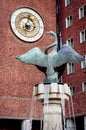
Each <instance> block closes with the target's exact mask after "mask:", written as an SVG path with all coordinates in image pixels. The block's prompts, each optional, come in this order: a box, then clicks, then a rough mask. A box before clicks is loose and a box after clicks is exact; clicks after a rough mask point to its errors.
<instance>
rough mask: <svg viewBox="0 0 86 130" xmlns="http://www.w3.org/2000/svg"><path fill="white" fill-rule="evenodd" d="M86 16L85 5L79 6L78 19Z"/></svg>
mask: <svg viewBox="0 0 86 130" xmlns="http://www.w3.org/2000/svg"><path fill="white" fill-rule="evenodd" d="M85 16H86V5H83V6H82V7H80V8H79V19H81V18H83V17H85Z"/></svg>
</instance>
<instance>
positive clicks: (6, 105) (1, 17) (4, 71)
mask: <svg viewBox="0 0 86 130" xmlns="http://www.w3.org/2000/svg"><path fill="white" fill-rule="evenodd" d="M20 6H31V7H32V8H35V9H36V10H37V11H38V12H40V14H41V15H42V16H43V18H44V20H45V26H46V27H45V31H44V34H43V37H42V38H41V39H40V40H38V41H37V42H34V43H25V42H23V41H21V40H20V39H18V38H17V37H16V36H15V35H14V34H13V33H12V30H11V28H10V22H9V21H10V16H11V14H12V12H13V11H15V10H16V8H18V7H20ZM50 30H53V31H56V1H55V0H53V1H51V2H50V0H47V1H45V0H44V1H43V0H35V1H32V0H9V2H8V1H7V0H3V1H1V2H0V56H1V58H0V59H1V61H0V117H1V118H2V117H3V118H6V117H13V118H27V117H28V116H29V111H30V106H31V103H30V100H31V95H32V89H33V86H34V84H37V83H39V82H43V80H44V78H45V76H44V74H43V73H42V72H40V71H39V70H37V68H36V67H35V66H32V65H25V64H24V63H21V62H19V61H18V60H17V59H15V56H16V55H19V54H23V53H24V52H26V51H28V50H30V49H31V48H33V47H39V48H40V49H41V50H42V51H44V49H45V47H46V46H47V45H48V44H50V43H52V41H53V38H52V37H51V36H50V35H47V34H46V32H47V31H50ZM34 109H35V110H34V113H35V114H34V116H35V117H36V118H37V117H40V114H41V112H42V106H41V105H40V103H36V105H35V107H34Z"/></svg>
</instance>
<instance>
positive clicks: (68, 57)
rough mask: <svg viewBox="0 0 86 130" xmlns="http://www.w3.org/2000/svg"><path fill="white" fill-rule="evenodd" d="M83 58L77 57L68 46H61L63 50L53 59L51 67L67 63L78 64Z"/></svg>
mask: <svg viewBox="0 0 86 130" xmlns="http://www.w3.org/2000/svg"><path fill="white" fill-rule="evenodd" d="M83 60H85V58H84V57H83V56H81V55H79V54H78V53H77V52H76V51H75V50H74V49H73V48H71V47H70V46H68V45H66V44H65V45H63V48H62V49H61V50H59V51H58V53H57V54H56V55H55V56H54V58H53V66H54V67H59V66H61V65H63V64H65V63H67V62H72V63H75V62H80V61H83Z"/></svg>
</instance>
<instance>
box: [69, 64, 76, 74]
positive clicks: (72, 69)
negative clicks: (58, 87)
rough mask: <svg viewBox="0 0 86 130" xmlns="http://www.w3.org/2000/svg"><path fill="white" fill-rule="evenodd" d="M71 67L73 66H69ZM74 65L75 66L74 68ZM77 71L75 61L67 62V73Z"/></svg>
mask: <svg viewBox="0 0 86 130" xmlns="http://www.w3.org/2000/svg"><path fill="white" fill-rule="evenodd" d="M69 67H71V68H69ZM72 67H73V68H72ZM74 72H75V71H74V63H72V62H70V63H67V74H68V75H69V74H73V73H74Z"/></svg>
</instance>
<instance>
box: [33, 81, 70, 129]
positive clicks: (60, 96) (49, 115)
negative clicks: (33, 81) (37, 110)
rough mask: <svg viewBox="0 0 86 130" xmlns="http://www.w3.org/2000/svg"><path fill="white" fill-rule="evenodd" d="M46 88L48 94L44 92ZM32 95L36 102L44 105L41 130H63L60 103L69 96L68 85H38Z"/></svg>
mask: <svg viewBox="0 0 86 130" xmlns="http://www.w3.org/2000/svg"><path fill="white" fill-rule="evenodd" d="M46 87H47V88H48V91H49V93H46V92H45V90H46ZM34 94H35V96H36V100H38V101H40V102H41V103H42V104H43V105H44V107H43V113H44V121H43V130H63V124H62V113H63V111H62V102H63V100H65V99H67V100H68V99H69V96H70V95H71V93H70V88H69V87H68V85H67V84H61V83H50V84H38V85H36V86H34ZM45 99H46V100H47V101H46V100H45ZM63 105H64V103H63Z"/></svg>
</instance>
